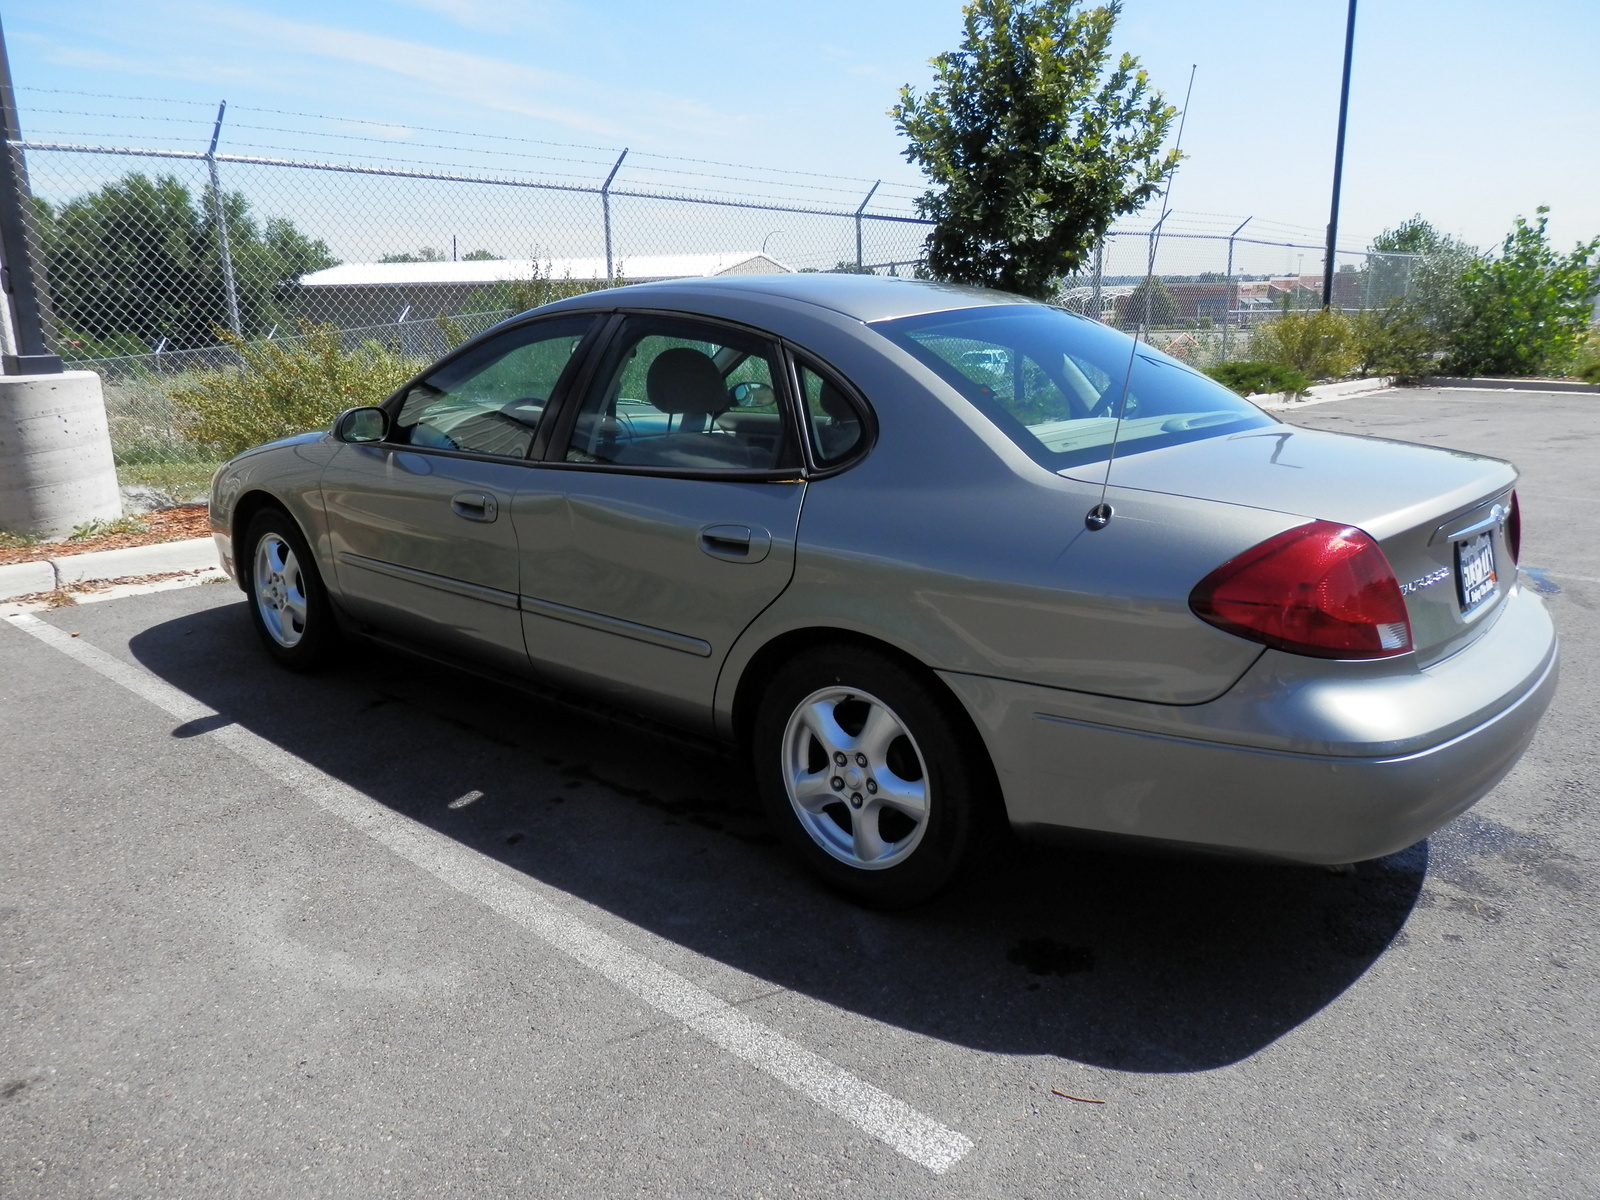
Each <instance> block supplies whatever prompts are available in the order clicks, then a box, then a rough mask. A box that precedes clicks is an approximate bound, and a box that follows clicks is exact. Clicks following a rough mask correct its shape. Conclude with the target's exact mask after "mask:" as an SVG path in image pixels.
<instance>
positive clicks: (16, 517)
mask: <svg viewBox="0 0 1600 1200" xmlns="http://www.w3.org/2000/svg"><path fill="white" fill-rule="evenodd" d="M121 515H122V498H121V496H120V495H119V494H118V492H117V470H116V466H115V464H114V463H113V461H112V458H111V433H110V431H109V430H108V429H107V428H106V405H105V399H104V398H103V397H102V395H101V393H100V376H99V375H97V374H95V372H93V371H63V372H62V373H61V374H59V375H0V529H4V530H8V531H10V532H12V533H32V534H37V535H38V536H40V537H60V536H62V535H64V534H67V533H71V532H72V528H73V526H75V525H82V524H84V523H85V522H86V521H96V520H114V519H115V518H117V517H120V516H121Z"/></svg>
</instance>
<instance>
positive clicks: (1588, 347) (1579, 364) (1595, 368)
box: [1572, 327, 1600, 383]
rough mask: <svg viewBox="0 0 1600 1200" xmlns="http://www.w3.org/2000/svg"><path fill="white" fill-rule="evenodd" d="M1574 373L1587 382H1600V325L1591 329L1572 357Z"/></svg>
mask: <svg viewBox="0 0 1600 1200" xmlns="http://www.w3.org/2000/svg"><path fill="white" fill-rule="evenodd" d="M1572 373H1573V374H1574V375H1576V376H1577V377H1578V378H1579V379H1581V380H1583V381H1584V382H1585V383H1600V327H1597V328H1594V329H1591V330H1589V336H1588V337H1586V338H1584V340H1583V345H1581V346H1579V347H1578V352H1577V354H1576V355H1574V356H1573V359H1572Z"/></svg>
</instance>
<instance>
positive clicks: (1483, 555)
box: [1456, 533, 1497, 616]
mask: <svg viewBox="0 0 1600 1200" xmlns="http://www.w3.org/2000/svg"><path fill="white" fill-rule="evenodd" d="M1496 582H1497V580H1496V578H1495V573H1494V535H1493V534H1492V533H1480V534H1479V535H1478V536H1477V537H1474V538H1468V539H1467V540H1466V541H1464V542H1457V543H1456V595H1457V596H1459V597H1460V599H1461V615H1462V616H1466V615H1468V614H1469V613H1471V612H1473V611H1475V610H1476V609H1477V608H1478V607H1479V606H1481V605H1482V604H1483V603H1484V602H1485V601H1487V600H1490V599H1492V598H1493V596H1494V591H1495V584H1496Z"/></svg>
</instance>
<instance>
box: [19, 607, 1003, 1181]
mask: <svg viewBox="0 0 1600 1200" xmlns="http://www.w3.org/2000/svg"><path fill="white" fill-rule="evenodd" d="M5 620H7V621H9V622H10V623H11V624H12V625H14V626H16V627H17V628H18V629H20V630H22V631H23V632H25V633H29V634H32V635H33V636H34V637H36V638H38V639H39V640H40V641H41V642H43V643H44V644H45V645H47V646H50V647H52V648H54V649H56V650H59V651H61V653H63V654H65V655H67V656H69V657H71V658H73V659H76V660H77V661H78V662H80V663H82V664H83V665H84V666H86V667H88V668H90V669H91V670H93V671H97V672H98V673H99V674H101V675H103V676H105V677H106V678H107V679H109V680H111V681H112V682H113V683H116V684H118V685H119V686H121V687H123V688H126V689H127V690H128V691H130V692H132V693H134V694H135V695H137V696H139V697H141V698H142V699H144V700H147V701H149V702H150V703H151V704H153V705H155V706H156V707H157V708H159V709H161V710H163V711H164V712H166V713H168V714H170V715H171V716H172V717H174V718H175V719H177V720H179V721H184V722H188V721H198V720H202V719H204V718H207V717H213V716H217V715H218V714H217V713H216V711H215V710H214V709H211V708H208V707H207V706H206V705H204V704H201V703H200V702H199V701H198V700H196V699H195V698H194V697H192V696H190V695H188V694H187V693H185V692H182V691H179V690H178V689H177V688H175V687H173V686H171V685H170V684H168V683H164V682H163V681H162V680H160V679H157V678H156V677H155V676H154V675H152V674H150V673H149V672H148V671H145V670H143V669H142V668H139V667H135V666H132V665H130V664H128V663H125V662H123V661H122V660H120V659H118V658H114V657H113V656H112V655H110V654H107V653H106V652H105V651H104V650H101V649H99V648H97V647H95V646H92V645H89V644H88V643H86V642H85V641H84V640H83V639H82V638H76V637H73V636H72V635H70V634H68V633H64V632H62V631H61V630H59V629H57V628H56V627H55V626H54V625H50V624H48V623H47V622H44V621H41V620H40V619H39V618H38V617H35V616H32V615H31V614H27V613H23V614H19V615H15V616H8V617H6V618H5ZM204 736H205V737H207V738H209V739H211V740H214V741H217V742H220V743H221V744H222V745H224V746H226V747H227V748H228V749H229V750H231V751H232V752H233V753H235V754H237V755H238V756H239V757H240V758H243V759H245V760H246V761H247V762H249V763H251V764H252V765H254V766H256V767H257V768H259V769H260V770H262V771H264V772H266V773H267V774H269V775H272V776H274V777H276V778H277V779H280V780H282V781H283V782H284V783H287V784H289V785H290V786H291V787H293V788H295V789H296V790H297V791H299V792H300V793H301V794H302V795H304V796H305V797H307V798H308V799H310V800H312V801H313V802H314V803H316V804H317V805H319V806H320V807H321V808H323V809H324V810H326V811H327V812H329V813H331V814H332V815H333V816H335V817H337V818H339V819H340V820H341V821H343V822H345V823H346V824H347V825H349V826H351V827H352V828H353V829H356V830H358V831H360V832H361V833H364V834H366V835H367V836H368V837H370V838H372V839H373V840H374V841H375V842H378V843H379V844H380V845H383V846H385V847H387V848H388V849H389V850H391V851H393V852H394V853H395V854H398V855H399V856H400V857H401V858H404V859H405V860H406V861H408V862H410V863H412V864H414V865H416V866H418V867H421V868H422V869H423V870H424V871H426V872H427V873H428V874H430V875H432V876H433V877H434V878H436V879H438V880H440V881H441V882H443V883H445V884H448V885H449V886H450V887H452V888H454V889H456V890H457V891H459V892H462V893H464V894H465V895H467V896H470V897H472V898H473V899H474V900H477V901H478V902H479V903H481V904H485V905H487V906H488V907H490V908H492V909H493V910H494V911H495V912H497V913H499V914H500V915H501V916H504V917H507V918H509V919H510V920H512V921H515V922H516V923H517V924H519V925H521V926H522V927H523V928H524V929H527V930H528V931H529V932H531V933H534V934H536V935H537V936H539V937H540V938H542V939H544V941H546V942H547V943H549V944H550V945H551V946H553V947H555V948H556V949H557V950H560V951H561V952H562V953H563V954H567V955H569V956H570V957H572V958H574V959H576V960H577V961H578V962H580V963H582V964H583V965H584V966H586V967H588V968H589V969H590V970H592V971H595V972H597V973H598V974H600V975H603V976H604V977H605V978H607V979H609V980H610V981H611V982H612V983H615V984H616V985H617V986H619V987H621V988H622V989H623V990H625V991H627V992H629V993H631V994H632V995H633V996H635V997H637V998H638V999H639V1000H642V1001H643V1002H644V1003H646V1004H648V1005H649V1006H650V1007H651V1008H654V1009H656V1010H657V1011H658V1012H661V1013H665V1014H666V1015H667V1016H670V1017H673V1018H675V1019H676V1020H678V1021H680V1022H682V1023H683V1024H684V1025H685V1026H686V1027H688V1028H689V1029H692V1030H693V1031H694V1032H696V1033H698V1034H699V1035H700V1036H702V1037H704V1038H705V1039H706V1040H707V1041H709V1042H711V1043H712V1044H713V1045H716V1046H719V1047H721V1048H722V1049H723V1050H726V1051H727V1052H728V1053H729V1054H731V1055H733V1056H734V1057H735V1058H738V1059H742V1060H743V1061H744V1062H746V1063H749V1064H750V1065H751V1066H753V1067H755V1068H757V1069H758V1070H761V1071H765V1072H766V1073H767V1074H768V1075H771V1076H772V1077H773V1078H774V1079H777V1080H779V1081H781V1082H783V1083H785V1084H788V1085H789V1086H790V1087H792V1088H794V1089H795V1090H796V1091H798V1092H801V1093H803V1094H804V1095H806V1096H808V1097H810V1098H811V1100H813V1101H814V1102H815V1103H817V1104H819V1105H821V1106H822V1107H823V1108H824V1109H826V1110H827V1111H829V1112H831V1113H833V1114H834V1115H835V1116H837V1117H840V1118H842V1119H843V1120H845V1121H848V1122H850V1124H852V1125H854V1126H856V1128H858V1129H860V1130H861V1131H862V1132H864V1133H867V1134H870V1135H871V1136H872V1137H875V1138H877V1139H878V1140H879V1141H881V1142H883V1143H884V1144H885V1145H887V1146H889V1147H891V1148H892V1149H894V1150H897V1151H898V1152H899V1153H901V1154H903V1155H905V1156H906V1157H907V1158H909V1159H911V1160H912V1161H913V1162H917V1163H920V1164H921V1165H922V1166H924V1167H926V1168H927V1169H928V1170H930V1171H932V1172H933V1173H934V1174H936V1175H942V1174H944V1172H946V1171H948V1170H949V1169H950V1168H951V1167H953V1166H954V1165H955V1164H956V1163H958V1162H960V1161H961V1159H963V1158H964V1157H966V1155H967V1153H968V1151H970V1150H971V1149H972V1147H973V1142H972V1140H971V1139H970V1138H968V1137H966V1136H964V1135H963V1134H960V1133H957V1132H956V1131H955V1130H953V1129H950V1128H948V1127H947V1126H944V1125H941V1124H940V1123H939V1122H938V1121H935V1120H934V1119H933V1118H931V1117H928V1116H925V1115H924V1114H922V1113H920V1112H918V1111H917V1110H916V1109H914V1108H912V1107H911V1106H910V1105H908V1104H906V1103H905V1102H904V1101H901V1100H897V1099H896V1098H895V1097H893V1096H891V1095H889V1094H888V1093H887V1092H884V1091H881V1090H880V1089H878V1088H875V1087H873V1086H872V1085H871V1084H870V1083H866V1082H864V1081H863V1080H860V1079H857V1078H856V1077H855V1076H854V1075H852V1074H850V1072H848V1071H846V1070H845V1069H844V1068H842V1067H840V1066H838V1065H836V1064H834V1063H832V1062H830V1061H828V1060H827V1059H825V1058H823V1057H822V1056H821V1055H818V1054H813V1053H812V1052H811V1051H810V1050H807V1049H806V1048H805V1047H803V1046H801V1045H800V1044H798V1043H797V1042H794V1041H791V1040H790V1039H789V1038H786V1037H784V1036H783V1035H782V1034H780V1033H778V1032H776V1031H774V1030H772V1029H769V1028H767V1027H766V1026H765V1025H762V1024H761V1023H760V1022H759V1021H755V1020H752V1019H751V1018H749V1017H747V1016H745V1014H744V1013H742V1012H740V1011H739V1010H738V1009H736V1008H735V1007H734V1006H733V1005H731V1004H729V1003H728V1002H727V1001H725V1000H721V999H718V998H717V997H716V996H713V995H712V994H711V993H710V992H708V991H706V990H705V989H704V988H702V987H700V986H699V985H697V984H694V983H691V982H690V981H689V980H687V979H685V978H684V977H683V976H681V975H679V974H677V973H676V972H674V971H669V970H668V969H667V968H665V967H663V966H661V965H660V964H659V963H656V962H654V961H652V960H651V959H649V958H646V957H645V956H644V955H642V954H640V953H639V952H638V951H636V950H632V949H630V948H629V947H627V946H625V945H623V944H622V943H621V942H619V941H617V940H616V939H615V938H613V937H611V936H610V935H609V934H607V933H604V932H602V931H601V930H599V929H596V928H594V927H593V926H591V925H589V924H587V923H586V922H584V921H582V920H580V919H579V918H577V917H575V916H573V915H572V914H571V913H569V912H567V911H565V910H564V909H562V908H561V907H560V906H559V905H558V904H555V903H552V902H551V901H550V900H548V899H546V898H545V897H544V896H542V895H540V894H539V893H538V892H536V891H534V890H533V889H532V888H531V887H529V886H528V885H526V884H525V883H522V882H519V881H518V880H517V879H515V878H513V877H512V876H510V875H508V874H506V873H504V872H503V871H502V869H501V868H499V867H498V866H496V865H495V864H494V863H492V862H491V860H489V859H486V858H484V857H483V856H482V855H479V854H477V853H476V852H474V851H472V850H469V849H467V848H466V847H464V846H462V845H461V844H460V843H458V842H456V841H453V840H452V839H450V838H448V837H446V836H445V835H443V834H440V833H436V832H434V831H433V830H431V829H428V828H426V827H425V826H422V825H418V824H417V823H416V822H414V821H411V820H409V819H408V818H406V817H403V816H401V815H400V814H399V813H396V812H394V811H393V810H392V809H389V808H386V807H385V806H384V805H382V804H379V803H378V802H377V801H376V800H373V799H372V798H371V797H369V796H366V795H363V794H362V793H361V792H359V791H357V790H356V789H355V788H352V787H349V786H347V785H346V784H343V783H340V782H339V781H338V780H335V779H332V778H330V777H329V776H327V775H324V774H323V773H322V772H320V771H317V770H315V769H314V768H312V767H310V766H307V765H306V764H305V763H304V762H302V761H301V760H300V759H298V758H296V757H295V756H294V755H292V754H290V753H289V752H288V751H286V750H283V749H281V748H280V747H278V746H275V745H273V744H272V743H271V742H269V741H267V740H266V739H265V738H262V737H259V736H257V735H256V734H253V733H251V732H249V731H248V730H246V729H242V728H240V727H239V726H238V725H223V726H221V727H219V728H217V729H214V730H212V731H210V732H209V733H207V734H205V735H204ZM551 890H552V891H553V890H554V889H551ZM556 894H557V895H560V894H561V893H559V892H558V893H556Z"/></svg>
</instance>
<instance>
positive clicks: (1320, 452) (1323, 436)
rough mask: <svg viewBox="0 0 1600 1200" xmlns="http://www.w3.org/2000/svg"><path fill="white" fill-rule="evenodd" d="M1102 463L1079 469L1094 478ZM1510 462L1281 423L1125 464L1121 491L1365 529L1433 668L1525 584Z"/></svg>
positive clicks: (1119, 472)
mask: <svg viewBox="0 0 1600 1200" xmlns="http://www.w3.org/2000/svg"><path fill="white" fill-rule="evenodd" d="M1094 470H1095V468H1094V467H1079V468H1073V469H1072V470H1071V471H1070V472H1063V474H1070V475H1071V476H1073V477H1074V478H1078V479H1083V480H1086V481H1091V482H1098V480H1097V479H1096V480H1090V478H1089V476H1090V474H1091V473H1092V472H1093V471H1094ZM1516 479H1517V472H1516V468H1514V467H1513V466H1512V465H1511V464H1510V463H1508V462H1505V461H1503V460H1501V459H1497V458H1489V457H1487V456H1485V455H1480V454H1468V453H1465V452H1463V451H1459V450H1444V449H1438V448H1435V447H1431V446H1419V445H1416V444H1414V443H1410V442H1398V441H1393V440H1390V439H1387V438H1373V437H1364V436H1358V435H1354V434H1342V433H1329V432H1324V431H1321V430H1307V429H1297V428H1295V427H1293V426H1290V425H1279V426H1276V427H1274V428H1271V429H1255V430H1250V431H1248V432H1244V433H1239V434H1235V435H1233V436H1231V437H1220V438H1208V439H1206V440H1204V441H1201V442H1191V443H1187V444H1184V445H1179V446H1171V447H1167V448H1165V449H1161V450H1152V451H1149V452H1147V453H1142V454H1133V455H1130V456H1128V457H1126V458H1122V459H1119V460H1117V461H1116V462H1115V463H1114V464H1113V466H1112V474H1111V480H1112V482H1113V483H1114V484H1115V485H1116V486H1117V487H1118V488H1137V489H1140V490H1144V491H1152V492H1163V493H1167V494H1170V495H1180V496H1193V497H1196V498H1198V499H1205V500H1215V501H1221V502H1223V503H1229V504H1239V505H1244V506H1247V507H1251V508H1260V509H1268V510H1271V511H1274V512H1282V513H1287V514H1290V515H1293V516H1299V517H1304V518H1306V519H1308V520H1325V521H1335V522H1338V523H1340V524H1342V525H1353V526H1356V527H1357V528H1359V529H1362V530H1364V531H1365V532H1366V533H1368V534H1369V535H1371V537H1373V538H1374V539H1375V540H1376V541H1377V542H1378V544H1379V545H1380V546H1382V548H1383V551H1384V554H1385V555H1387V556H1388V559H1389V563H1390V565H1391V566H1392V567H1393V568H1394V571H1395V576H1396V578H1397V580H1398V581H1399V584H1400V589H1401V592H1402V594H1403V595H1404V596H1405V599H1406V607H1407V612H1408V614H1409V616H1410V619H1411V629H1412V637H1413V641H1414V644H1415V646H1416V649H1417V653H1418V656H1419V658H1420V659H1421V661H1422V662H1423V663H1424V664H1426V663H1430V662H1434V661H1437V660H1439V659H1440V658H1443V657H1445V656H1447V655H1449V654H1451V653H1454V652H1455V651H1456V650H1458V649H1460V648H1461V647H1462V646H1465V645H1466V644H1467V643H1469V642H1471V641H1472V640H1473V639H1474V638H1475V637H1476V636H1477V635H1478V633H1479V632H1481V631H1482V630H1483V629H1484V628H1486V627H1487V625H1488V624H1489V621H1490V619H1491V618H1492V616H1493V614H1494V613H1495V612H1496V611H1497V610H1498V608H1499V606H1500V603H1501V601H1502V600H1503V599H1504V597H1505V595H1506V594H1507V592H1508V591H1509V589H1510V587H1511V585H1512V583H1513V582H1514V581H1515V579H1516V564H1515V563H1514V562H1513V561H1512V557H1511V548H1510V546H1509V545H1508V544H1507V541H1506V536H1505V521H1506V518H1507V517H1508V516H1509V515H1510V508H1511V488H1512V485H1513V484H1514V483H1515V482H1516Z"/></svg>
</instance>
